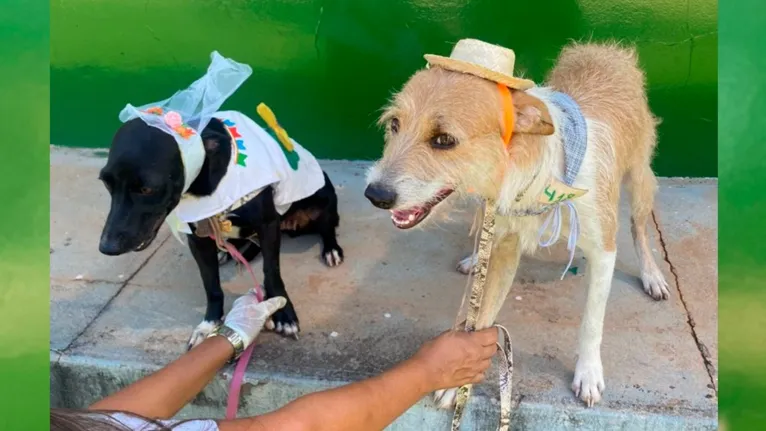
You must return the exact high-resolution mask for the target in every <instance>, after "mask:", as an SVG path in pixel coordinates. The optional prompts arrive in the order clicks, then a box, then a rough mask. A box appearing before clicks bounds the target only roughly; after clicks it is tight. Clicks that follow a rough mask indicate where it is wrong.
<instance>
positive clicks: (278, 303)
mask: <svg viewBox="0 0 766 431" xmlns="http://www.w3.org/2000/svg"><path fill="white" fill-rule="evenodd" d="M284 303H285V299H284V298H281V297H277V298H272V299H269V300H268V301H265V302H263V303H260V304H258V302H257V300H255V297H254V295H252V294H248V295H245V296H242V297H240V298H238V299H237V300H236V301H235V302H234V305H233V306H232V309H231V311H230V312H229V315H228V316H226V320H225V321H224V324H225V325H226V326H229V327H231V328H232V329H234V330H235V331H237V333H239V334H240V336H241V337H242V338H243V339H244V340H245V343H244V344H245V346H248V345H249V344H250V343H252V342H253V341H254V340H255V337H256V336H257V335H258V333H259V332H260V330H261V328H262V327H263V324H264V322H265V321H266V320H267V319H268V317H269V316H271V314H273V313H274V312H275V311H276V310H278V309H279V308H281V307H282V306H284ZM233 355H234V347H233V345H232V344H231V343H230V342H229V341H228V340H227V339H226V338H224V337H211V338H207V339H205V340H204V341H203V342H202V343H201V344H200V345H198V346H197V347H195V348H193V349H191V350H190V351H188V352H186V353H185V354H184V355H182V356H181V357H180V358H178V359H176V360H175V361H173V362H172V363H170V364H169V365H167V366H165V367H163V368H162V369H160V370H158V371H157V372H155V373H153V374H151V375H149V376H147V377H144V378H143V379H141V380H139V381H137V382H135V383H133V384H131V385H130V386H128V387H126V388H124V389H122V390H120V391H119V392H117V393H115V394H112V395H110V396H108V397H106V398H104V399H102V400H100V401H97V402H96V403H94V404H93V405H91V406H90V407H89V409H90V410H119V411H124V412H129V413H135V414H138V415H141V416H144V417H148V418H153V419H167V418H171V417H173V416H174V415H175V414H176V413H178V411H179V410H181V409H182V408H183V407H184V406H185V405H186V404H187V403H188V402H189V401H191V400H192V399H193V398H194V397H195V396H197V394H198V393H199V392H200V391H201V390H202V389H203V388H204V387H205V386H206V385H207V384H208V383H209V382H210V381H211V380H212V379H213V377H214V376H215V374H216V372H218V370H220V369H221V367H223V366H224V365H225V364H226V363H227V362H228V361H229V360H230V359H231V358H232V356H233Z"/></svg>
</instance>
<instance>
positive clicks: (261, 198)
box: [99, 119, 343, 326]
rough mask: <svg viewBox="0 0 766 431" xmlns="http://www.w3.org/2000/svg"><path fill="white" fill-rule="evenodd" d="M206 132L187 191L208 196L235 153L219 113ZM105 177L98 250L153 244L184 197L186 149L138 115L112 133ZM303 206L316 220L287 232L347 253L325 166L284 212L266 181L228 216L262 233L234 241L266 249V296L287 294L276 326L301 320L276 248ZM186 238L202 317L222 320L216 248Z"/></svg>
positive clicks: (244, 248) (252, 253) (248, 231)
mask: <svg viewBox="0 0 766 431" xmlns="http://www.w3.org/2000/svg"><path fill="white" fill-rule="evenodd" d="M202 139H203V142H204V145H205V152H206V158H205V162H204V164H203V166H202V170H201V172H200V174H199V175H198V176H197V178H196V179H195V180H194V182H193V183H192V184H191V186H190V188H189V190H188V193H190V194H192V195H195V196H207V195H210V194H212V193H213V192H214V191H215V189H216V187H217V186H218V184H219V183H220V181H221V179H222V178H223V176H224V174H225V173H226V170H227V168H228V166H229V164H230V163H229V162H230V160H231V156H232V154H231V140H230V137H229V135H228V133H227V132H226V129H225V128H224V126H223V124H222V123H221V122H220V121H219V120H217V119H213V120H212V121H211V122H210V124H209V125H208V126H207V127H206V128H205V129H204V130H203V132H202ZM100 179H101V180H102V181H103V182H104V184H105V186H106V187H107V189H108V190H109V193H110V195H111V198H112V203H111V208H110V211H109V215H108V217H107V219H106V223H105V225H104V230H103V233H102V235H101V242H100V245H99V250H100V251H101V252H102V253H104V254H106V255H120V254H124V253H127V252H130V251H140V250H143V249H145V248H146V247H148V246H149V245H150V244H151V242H152V241H153V240H154V238H155V237H156V235H157V231H158V230H159V228H160V226H161V225H162V222H163V221H164V220H165V218H166V217H167V215H168V214H169V213H170V211H171V210H172V209H173V208H175V206H176V205H178V202H179V200H180V198H181V191H182V190H183V184H184V172H183V165H182V162H181V154H180V152H179V150H178V146H177V144H176V142H175V140H174V138H173V137H172V136H170V135H169V134H167V133H165V132H163V131H161V130H159V129H156V128H154V127H151V126H149V125H147V124H146V123H144V122H143V121H142V120H141V119H134V120H131V121H128V122H126V123H125V124H124V125H123V126H122V127H121V128H120V129H119V130H118V131H117V133H116V134H115V137H114V139H113V142H112V147H111V150H110V152H109V158H108V160H107V163H106V166H104V168H103V169H102V170H101V173H100ZM302 211H303V212H306V211H308V212H311V213H312V214H313V215H314V217H313V219H312V220H311V221H310V222H308V223H307V224H305V225H304V226H302V227H301V228H300V229H297V230H292V231H288V232H287V233H288V234H289V235H290V236H298V235H304V234H318V235H319V236H320V237H321V239H322V256H323V257H325V260H326V259H327V256H328V253H329V254H332V253H333V252H335V254H338V255H339V256H340V258H341V259H342V258H343V250H342V249H341V248H340V246H339V245H338V243H337V240H336V228H337V227H338V224H339V221H340V217H339V216H338V199H337V196H336V194H335V188H334V187H333V185H332V183H331V182H330V179H329V177H328V176H327V174H326V173H325V184H324V186H323V187H322V188H321V189H319V190H318V191H317V192H316V193H315V194H314V195H312V196H310V197H308V198H306V199H304V200H301V201H298V202H295V203H294V204H293V205H292V206H291V207H290V209H289V210H288V211H287V213H285V214H284V216H280V215H279V213H278V212H277V211H276V208H275V206H274V199H273V191H272V189H271V188H270V187H269V188H267V189H265V190H264V191H263V192H262V193H260V194H259V195H258V196H256V197H255V198H253V199H252V200H251V201H250V202H248V203H246V204H245V205H243V206H242V207H240V208H238V209H237V210H235V211H234V212H233V216H232V217H230V220H231V222H232V224H233V225H235V226H239V227H240V230H241V236H242V237H248V236H250V235H252V234H257V238H258V243H259V245H255V244H253V243H251V242H250V241H248V240H241V239H233V240H230V242H231V243H232V244H233V245H235V246H236V247H237V248H238V249H239V250H240V251H241V252H243V255H244V256H245V257H246V258H247V259H248V260H252V259H254V258H255V257H256V256H257V255H258V254H259V253H262V254H263V276H264V278H263V285H264V289H265V291H266V292H265V293H266V297H267V298H271V297H275V296H283V297H285V298H287V305H286V306H285V307H284V308H283V309H281V310H279V311H278V312H277V313H276V314H275V315H274V317H273V320H274V323H275V324H277V326H285V325H293V324H294V325H296V326H297V325H298V316H297V314H296V312H295V308H294V306H293V304H292V302H291V301H290V298H289V296H288V294H287V291H286V290H285V285H284V282H283V281H282V276H281V272H280V265H279V252H280V242H281V233H282V229H281V223H282V221H283V220H285V219H290V217H293V216H295V215H296V214H298V213H300V212H302ZM192 229H194V227H193V226H192ZM188 239H189V241H188V242H189V248H190V250H191V252H192V255H193V256H194V260H195V261H196V262H197V265H198V266H199V270H200V275H201V277H202V283H203V285H204V287H205V292H206V294H207V311H206V312H205V319H204V320H205V321H209V322H220V321H221V320H222V318H223V296H224V295H223V290H222V289H221V281H220V278H219V268H218V266H219V257H218V249H217V247H216V245H215V242H214V241H213V240H211V239H209V238H200V237H197V236H196V235H189V236H188ZM280 324H281V325H280Z"/></svg>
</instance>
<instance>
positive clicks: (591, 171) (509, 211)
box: [368, 44, 669, 407]
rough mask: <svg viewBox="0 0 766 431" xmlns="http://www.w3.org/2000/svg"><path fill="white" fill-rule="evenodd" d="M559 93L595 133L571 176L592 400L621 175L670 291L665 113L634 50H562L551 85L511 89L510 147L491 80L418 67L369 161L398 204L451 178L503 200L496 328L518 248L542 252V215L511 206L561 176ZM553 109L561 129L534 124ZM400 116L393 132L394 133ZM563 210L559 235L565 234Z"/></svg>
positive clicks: (646, 255) (484, 314) (655, 271)
mask: <svg viewBox="0 0 766 431" xmlns="http://www.w3.org/2000/svg"><path fill="white" fill-rule="evenodd" d="M552 91H561V92H565V93H567V94H569V95H570V96H571V97H572V98H574V99H575V101H577V103H578V104H579V105H580V108H581V110H582V112H583V114H584V116H585V117H586V123H587V130H588V149H587V152H586V155H585V158H584V160H583V165H582V167H581V169H580V172H579V175H578V177H577V180H576V182H575V184H574V186H575V187H578V188H583V189H587V190H589V191H588V193H587V194H586V195H584V196H582V197H580V198H578V199H576V200H574V205H575V206H576V208H577V211H578V213H579V219H580V237H579V241H578V247H579V248H580V249H582V250H583V252H584V253H585V255H586V257H587V259H588V265H587V277H586V278H587V283H588V299H587V303H586V306H585V310H584V312H583V319H582V326H581V330H580V340H579V347H578V353H579V358H578V361H577V365H576V367H575V377H574V380H573V382H572V389H573V390H574V392H575V393H576V395H577V396H579V397H580V398H581V399H582V400H583V401H584V402H585V403H586V404H587V405H588V406H592V405H593V404H594V403H596V402H598V401H599V400H600V399H601V393H602V391H603V389H604V378H603V366H602V364H601V353H600V349H601V339H602V330H603V320H604V314H605V309H606V303H607V298H608V296H609V290H610V288H611V283H612V275H613V272H614V263H615V256H616V236H617V226H618V220H617V212H618V203H619V197H620V186H621V182H622V181H623V180H624V181H625V185H626V189H627V191H628V192H629V193H630V203H631V210H632V214H631V225H632V227H633V228H632V232H633V237H634V243H635V247H636V250H637V252H638V255H639V260H640V262H641V279H642V280H643V282H644V289H645V291H646V292H647V293H648V294H649V295H651V296H652V297H653V298H655V299H666V298H667V297H668V294H669V293H668V289H667V283H666V282H665V278H664V276H663V275H662V273H661V271H660V270H659V267H658V265H657V263H656V262H655V260H654V257H653V255H652V253H651V248H650V246H649V240H648V237H647V228H646V226H647V222H648V218H649V216H650V215H651V211H652V208H653V204H654V194H655V190H656V187H657V183H656V179H655V177H654V173H653V172H652V170H651V167H650V163H651V158H652V154H653V151H654V148H655V144H656V142H655V141H656V130H655V129H656V126H657V124H658V120H657V119H656V118H655V117H654V116H653V115H652V113H651V112H650V110H649V106H648V103H647V99H646V91H645V82H644V74H643V72H642V71H641V69H640V68H639V66H638V59H637V55H636V53H635V51H634V50H633V49H629V48H624V47H621V46H619V45H617V44H572V45H570V46H567V47H565V48H564V49H563V51H562V53H561V55H560V56H559V59H558V61H557V64H556V66H555V67H554V69H553V70H552V71H551V73H550V75H549V77H548V80H547V82H546V86H544V87H535V88H532V89H530V90H527V91H526V93H525V94H520V92H518V91H513V99H514V108H515V111H516V112H515V114H516V125H515V128H514V135H513V139H512V141H511V146H510V149H509V151H508V153H507V154H506V152H505V151H504V149H503V143H502V140H501V136H502V131H503V127H504V125H503V123H502V113H501V112H500V111H501V109H500V107H501V106H502V105H501V103H500V99H499V97H500V96H499V92H498V91H497V89H496V85H495V84H494V83H491V82H489V81H486V80H483V79H481V78H478V77H474V76H471V75H465V74H460V73H456V72H450V71H446V70H443V69H439V68H431V69H427V70H421V71H419V72H417V73H415V74H414V75H413V76H412V77H411V78H410V80H409V81H408V82H407V83H406V84H405V86H404V88H403V89H402V90H401V91H400V92H399V93H398V94H396V95H395V96H394V98H393V100H392V101H391V103H390V105H389V106H388V107H387V108H386V110H385V112H384V114H383V115H382V117H381V120H380V121H381V124H382V125H385V126H386V145H385V148H384V151H383V156H382V158H381V159H380V160H379V161H378V162H376V163H375V165H374V166H373V167H372V168H371V170H370V173H369V175H368V183H369V184H373V183H375V184H383V185H384V186H386V187H388V188H391V189H393V190H395V191H396V193H397V199H396V204H395V206H394V208H393V209H394V210H402V209H407V208H410V207H412V206H416V205H421V204H423V203H424V202H427V201H429V200H430V199H432V198H433V196H434V195H435V194H436V193H437V192H438V191H439V190H441V189H444V188H445V187H446V188H452V189H454V190H455V194H453V196H458V197H459V196H463V197H467V196H478V197H483V198H492V199H495V200H496V201H497V202H498V206H499V211H498V213H499V214H500V216H498V217H497V221H496V237H495V238H496V239H495V242H494V249H493V253H492V259H491V262H490V268H489V274H488V277H487V285H486V287H485V294H484V300H483V302H482V306H481V309H480V313H479V325H478V327H479V328H483V327H488V326H490V325H492V324H493V323H494V321H495V318H496V317H497V314H498V312H499V310H500V308H501V307H502V304H503V302H504V301H505V298H506V296H507V295H508V292H509V290H510V288H511V285H512V282H513V278H514V276H515V273H516V269H517V267H518V264H519V258H520V256H521V255H522V254H531V253H534V252H535V251H536V250H537V248H538V230H539V228H540V226H541V224H542V223H543V222H544V220H545V217H546V214H543V215H539V216H513V213H514V212H515V211H522V210H524V209H529V208H534V207H536V206H537V205H538V204H536V202H535V201H536V199H537V198H538V196H539V195H540V194H541V193H542V192H543V190H544V189H545V186H546V185H547V184H549V182H550V180H551V178H553V177H554V176H557V177H559V178H562V177H563V168H564V163H563V147H562V142H561V136H560V135H559V133H558V127H559V125H560V124H561V117H562V113H561V112H560V111H559V110H558V108H556V107H555V105H553V104H551V103H550V101H549V100H550V96H551V92H552ZM539 101H541V102H542V104H540V103H539ZM546 110H547V112H543V111H546ZM548 118H550V119H551V120H552V122H553V130H554V131H553V134H551V135H541V134H539V133H544V132H540V130H544V129H545V128H544V127H543V128H540V127H538V128H535V127H534V126H540V125H541V124H543V123H544V122H545V121H547V120H546V119H548ZM394 119H396V124H397V126H398V127H397V130H392V122H393V120H394ZM435 133H449V134H451V135H452V136H454V137H455V138H457V139H458V141H459V144H458V145H457V146H455V147H454V148H451V149H436V148H433V147H432V146H431V145H430V144H429V142H430V140H431V138H432V137H433V135H434V134H435ZM523 190H526V191H525V192H524V193H523V195H522V196H521V198H520V199H518V200H517V197H518V196H519V194H520V192H522V191H523ZM452 199H453V198H450V199H448V200H447V201H446V202H444V203H441V204H439V205H437V207H436V208H435V209H438V210H440V211H445V210H449V204H448V203H447V202H448V201H449V200H452ZM566 211H567V210H564V212H565V217H563V220H564V224H563V226H562V227H563V229H562V235H561V237H560V238H565V237H566V234H568V232H569V226H568V217H567V216H566ZM504 215H506V216H504ZM472 261H473V258H472V257H470V256H469V257H468V258H467V260H464V261H463V262H462V263H461V264H460V269H461V270H466V271H467V269H466V268H465V266H466V265H468V264H469V263H470V262H472ZM453 399H454V391H443V392H441V393H440V394H439V395H438V400H439V404H440V405H441V406H442V407H451V405H452V401H451V400H453Z"/></svg>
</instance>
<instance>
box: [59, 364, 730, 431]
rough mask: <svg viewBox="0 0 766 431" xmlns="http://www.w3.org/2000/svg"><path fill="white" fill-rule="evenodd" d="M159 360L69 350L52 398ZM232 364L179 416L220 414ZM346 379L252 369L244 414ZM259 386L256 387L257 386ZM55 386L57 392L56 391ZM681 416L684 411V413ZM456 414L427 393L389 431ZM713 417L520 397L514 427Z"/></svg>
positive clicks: (441, 421)
mask: <svg viewBox="0 0 766 431" xmlns="http://www.w3.org/2000/svg"><path fill="white" fill-rule="evenodd" d="M158 368H159V367H158V366H156V365H151V364H145V363H135V362H125V361H113V360H103V359H94V358H91V357H84V356H67V355H64V356H62V357H61V358H60V360H58V362H57V363H54V364H52V378H53V380H54V381H55V385H52V398H55V400H56V402H55V405H57V406H61V407H72V408H76V407H80V406H87V405H89V404H91V403H93V402H95V401H96V400H98V399H100V398H102V397H104V396H106V395H108V394H111V393H114V392H115V391H117V390H119V389H120V388H123V387H125V386H127V385H128V384H130V383H132V382H135V381H136V380H138V379H140V378H141V377H143V376H145V375H148V374H149V373H151V372H153V371H155V370H157V369H158ZM231 371H232V369H226V370H224V371H223V372H222V373H220V374H219V375H218V376H217V377H216V379H215V380H214V381H213V382H211V383H210V384H209V385H208V386H207V387H206V388H205V389H204V391H203V392H202V393H200V394H199V396H197V398H196V399H195V400H194V401H193V402H192V403H191V404H189V405H188V406H187V407H186V408H185V409H184V410H183V411H182V412H181V413H180V414H179V416H178V417H179V418H184V419H188V418H209V417H222V416H223V414H224V412H225V409H226V407H225V400H226V397H227V394H228V389H229V384H230V379H231ZM344 383H348V382H327V381H317V380H313V379H296V378H289V377H286V376H280V375H273V374H265V373H258V372H248V373H247V375H246V377H245V383H244V385H243V388H242V394H243V395H242V399H241V404H240V413H239V414H240V415H242V416H253V415H259V414H263V413H266V412H269V411H272V410H274V409H277V408H279V407H281V406H283V405H285V404H287V403H288V402H290V401H291V400H293V399H295V398H297V397H299V396H301V395H305V394H308V393H312V392H316V391H318V390H323V389H328V388H332V387H335V386H338V385H341V384H344ZM254 388H257V390H254ZM53 389H55V392H54V391H53ZM678 413H680V414H678ZM498 414H499V407H498V405H497V402H496V401H495V400H494V399H492V398H491V397H487V396H484V395H477V396H474V397H472V398H471V402H470V406H469V410H468V414H467V415H466V418H465V421H464V424H465V425H464V427H465V428H464V429H473V430H491V429H495V428H496V427H497V418H498ZM451 418H452V416H451V412H446V411H442V410H438V409H436V408H435V407H434V405H433V404H432V403H431V401H430V399H428V398H426V399H424V400H422V401H421V402H419V403H418V404H417V405H415V406H414V407H413V408H412V409H410V410H409V411H408V412H407V413H405V414H404V415H403V416H402V417H400V418H399V419H398V420H397V421H396V422H395V423H393V424H392V425H391V426H390V427H389V428H387V429H388V430H391V431H399V430H423V429H434V430H436V429H449V425H450V421H451ZM717 428H718V427H717V422H716V421H715V419H713V418H710V417H706V414H705V413H704V412H698V411H688V410H687V411H683V412H676V413H673V412H666V413H660V412H634V411H628V412H626V411H622V410H611V409H603V408H598V409H584V408H581V407H569V408H560V407H557V406H552V405H550V404H546V403H534V402H525V401H524V400H521V402H519V400H518V397H516V405H515V407H514V413H513V429H514V430H550V431H557V430H569V429H578V430H594V431H596V430H598V431H601V430H616V429H619V430H625V431H630V430H647V429H654V430H663V431H676V430H679V431H680V430H685V431H692V430H693V431H697V430H700V431H701V430H706V431H707V430H715V429H717Z"/></svg>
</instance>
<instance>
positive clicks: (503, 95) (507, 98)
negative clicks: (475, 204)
mask: <svg viewBox="0 0 766 431" xmlns="http://www.w3.org/2000/svg"><path fill="white" fill-rule="evenodd" d="M497 90H498V91H499V92H500V103H501V104H502V105H503V145H504V146H505V152H506V153H507V152H508V149H509V148H510V146H511V138H512V137H513V126H514V124H516V118H515V117H514V112H513V97H512V96H511V89H510V88H508V87H507V86H505V85H503V84H500V83H497ZM474 191H475V190H474V189H473V187H470V188H469V189H468V192H469V193H473V192H474Z"/></svg>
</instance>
